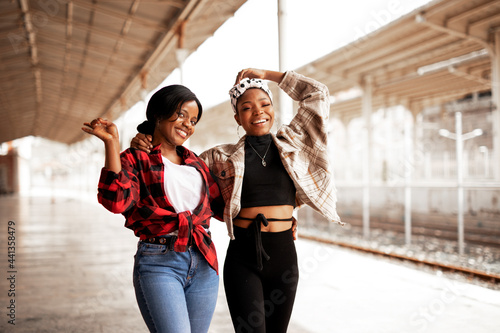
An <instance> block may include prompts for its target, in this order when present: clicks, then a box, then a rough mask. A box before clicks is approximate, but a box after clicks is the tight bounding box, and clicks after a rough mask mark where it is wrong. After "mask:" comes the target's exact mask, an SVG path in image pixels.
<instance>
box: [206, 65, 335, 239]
mask: <svg viewBox="0 0 500 333" xmlns="http://www.w3.org/2000/svg"><path fill="white" fill-rule="evenodd" d="M279 87H280V88H281V89H283V91H285V92H286V93H287V94H288V95H289V96H290V97H291V98H292V99H293V100H295V101H298V102H299V109H298V111H297V114H296V115H295V116H294V118H293V119H292V121H291V122H290V124H289V125H283V126H281V127H280V128H279V130H278V132H277V133H276V134H272V137H273V141H274V143H275V144H276V147H278V151H279V153H280V157H281V160H282V162H283V165H284V167H285V169H286V171H287V172H288V174H289V175H290V177H291V178H292V180H293V182H294V184H295V188H296V190H297V194H296V202H297V207H300V206H302V205H304V204H306V205H309V206H310V207H312V208H313V209H314V210H316V211H318V212H319V213H321V214H322V215H323V216H325V217H326V218H327V219H329V220H331V221H336V222H338V223H340V224H343V223H342V222H341V221H340V218H339V216H338V214H337V210H336V201H337V195H336V189H335V184H334V181H333V176H332V173H331V171H330V168H329V162H328V151H327V141H328V139H327V125H328V116H329V113H330V100H329V93H328V88H327V87H326V86H325V85H324V84H322V83H320V82H317V81H315V80H313V79H311V78H307V77H305V76H303V75H301V74H298V73H295V72H293V71H288V72H286V74H285V77H284V78H283V80H282V81H281V82H280V84H279ZM244 149H245V136H243V137H242V138H241V139H240V140H239V141H238V142H237V143H236V144H223V145H219V146H216V147H214V148H212V149H209V150H207V151H205V152H203V153H202V154H201V155H200V158H202V159H203V160H204V161H205V163H206V164H207V165H208V167H209V168H210V170H212V172H213V174H214V175H215V177H216V181H217V183H218V184H219V188H220V190H221V192H222V196H223V197H224V202H225V203H226V207H225V209H224V221H225V222H226V224H227V229H228V233H229V236H230V237H231V239H234V234H233V222H232V221H233V219H234V218H235V217H236V216H237V215H238V213H239V211H240V209H241V203H240V201H241V188H242V185H243V174H244V171H245V151H244Z"/></svg>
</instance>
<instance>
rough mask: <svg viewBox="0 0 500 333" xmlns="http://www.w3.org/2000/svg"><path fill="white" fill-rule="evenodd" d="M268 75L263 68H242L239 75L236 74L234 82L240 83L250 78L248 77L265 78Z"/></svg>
mask: <svg viewBox="0 0 500 333" xmlns="http://www.w3.org/2000/svg"><path fill="white" fill-rule="evenodd" d="M265 76H266V71H264V70H262V69H255V68H247V69H242V70H241V71H240V72H239V73H238V75H236V82H235V83H234V84H237V83H239V82H240V81H241V80H243V79H245V78H248V79H265Z"/></svg>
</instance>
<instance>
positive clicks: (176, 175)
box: [82, 85, 223, 333]
mask: <svg viewBox="0 0 500 333" xmlns="http://www.w3.org/2000/svg"><path fill="white" fill-rule="evenodd" d="M146 115H147V118H148V121H149V122H150V123H151V124H153V126H152V127H153V128H152V131H153V132H154V134H153V139H152V146H153V148H152V149H151V151H150V152H149V153H146V152H144V151H141V150H137V149H134V148H130V149H127V150H125V151H124V152H122V153H121V154H120V143H119V138H118V130H117V127H116V125H115V124H113V123H112V122H110V121H107V120H104V119H102V118H97V119H94V120H92V122H90V123H85V124H84V125H85V127H83V128H82V130H84V131H85V132H87V133H89V134H92V135H95V136H96V137H98V138H99V139H101V140H102V141H103V142H104V146H105V152H106V159H105V166H104V168H103V169H102V171H101V177H100V180H99V187H98V189H99V192H98V200H99V202H100V203H101V204H102V205H103V206H104V207H106V208H107V209H108V210H110V211H111V212H113V213H121V214H123V215H124V216H125V218H126V222H125V226H126V227H127V228H130V229H132V230H133V231H134V233H135V235H136V236H138V237H139V238H140V241H139V243H138V249H137V253H136V255H135V264H134V287H135V292H136V298H137V302H138V305H139V309H140V310H141V313H142V316H143V318H144V321H145V322H146V324H147V326H148V328H149V330H150V331H151V332H172V333H179V332H200V333H205V332H207V331H208V328H209V326H210V321H211V319H212V315H213V312H214V309H215V304H216V300H217V294H218V286H219V282H218V281H219V277H218V263H217V254H216V251H215V246H214V244H213V242H212V239H211V236H210V231H209V227H210V218H211V217H212V216H214V212H215V213H216V215H217V217H218V218H219V219H222V209H223V200H222V197H221V194H220V192H219V188H218V187H217V184H216V183H215V181H214V179H213V178H212V176H211V174H210V171H209V170H208V168H207V166H206V165H205V163H204V162H203V161H202V160H201V159H200V158H198V157H197V156H196V155H195V154H194V153H193V152H191V151H189V150H188V149H186V148H184V147H183V146H182V144H183V143H184V142H185V141H186V140H187V139H188V138H189V137H190V136H191V135H192V134H193V133H194V130H195V126H196V124H197V123H198V121H199V120H200V118H201V115H202V107H201V104H200V102H199V100H198V99H197V97H196V96H195V95H194V94H193V93H192V92H191V91H190V90H189V89H187V88H186V87H184V86H181V85H172V86H167V87H164V88H162V89H160V90H159V91H157V92H156V93H155V94H154V95H153V96H152V97H151V100H150V101H149V103H148V106H147V111H146Z"/></svg>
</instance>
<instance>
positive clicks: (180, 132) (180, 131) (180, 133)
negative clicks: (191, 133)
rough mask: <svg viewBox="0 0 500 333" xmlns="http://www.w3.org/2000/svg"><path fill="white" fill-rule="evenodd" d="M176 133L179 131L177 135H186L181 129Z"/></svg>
mask: <svg viewBox="0 0 500 333" xmlns="http://www.w3.org/2000/svg"><path fill="white" fill-rule="evenodd" d="M177 133H179V135H181V136H183V137H186V136H187V133H186V132H184V131H182V130H177Z"/></svg>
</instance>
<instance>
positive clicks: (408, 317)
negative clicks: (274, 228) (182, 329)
mask: <svg viewBox="0 0 500 333" xmlns="http://www.w3.org/2000/svg"><path fill="white" fill-rule="evenodd" d="M0 221H1V226H2V229H1V232H0V255H1V257H2V259H1V260H0V269H1V275H0V309H2V310H1V312H2V313H1V316H0V332H37V333H41V332H64V333H70V332H78V333H82V332H88V333H96V332H113V333H114V332H123V333H125V332H135V333H137V332H147V328H146V325H145V324H144V322H143V320H142V318H141V315H140V313H139V309H138V307H137V304H136V301H135V296H134V290H133V286H132V264H133V256H134V253H135V249H136V244H137V238H136V237H135V236H134V235H133V233H132V231H130V230H128V229H126V228H125V227H123V222H124V219H123V217H122V216H121V215H114V214H112V213H110V212H108V211H106V210H105V209H104V208H103V207H102V206H100V205H99V204H98V203H97V200H96V196H95V194H92V195H89V194H88V193H78V192H76V193H72V194H68V193H57V192H56V191H48V192H44V191H41V192H34V191H32V193H31V194H30V195H26V196H19V195H16V196H12V195H11V196H0ZM10 221H12V222H10ZM299 223H300V222H299ZM9 227H10V228H9ZM212 233H213V237H214V241H215V244H216V247H217V250H218V255H219V263H220V265H222V263H223V261H224V255H225V249H226V247H227V243H228V241H229V239H228V237H227V235H226V230H225V225H224V224H223V223H220V222H218V221H215V220H214V221H213V223H212ZM9 242H10V245H9ZM12 242H15V244H14V243H12ZM296 246H297V251H298V254H299V268H300V282H299V287H298V291H297V298H296V302H295V308H294V312H293V315H292V320H291V323H290V327H289V332H290V333H334V332H335V333H337V332H338V333H351V332H352V333H354V332H356V333H360V332H367V333H378V332H380V333H392V332H398V333H401V332H403V333H404V332H432V333H438V332H439V333H446V332H454V333H461V332H475V333H483V332H484V333H491V332H499V331H500V329H499V328H500V316H499V313H500V291H498V290H492V289H488V288H484V287H480V286H477V285H473V284H469V283H466V282H464V281H459V280H456V279H452V278H450V277H448V276H446V275H444V274H440V273H429V272H425V271H422V270H418V269H416V268H412V267H409V266H406V265H402V264H400V263H397V262H391V261H388V260H384V259H378V258H376V257H373V256H370V255H364V254H360V253H356V252H352V251H350V250H347V249H343V248H339V247H336V246H333V245H326V244H321V243H316V242H313V241H309V240H305V239H300V237H299V239H298V240H297V241H296ZM219 290H220V291H219V299H218V303H217V308H216V310H215V315H214V318H213V321H212V325H211V328H210V331H209V332H212V333H225V332H233V329H232V325H231V321H230V317H229V313H228V309H227V305H226V300H225V296H224V289H223V285H222V277H221V284H220V288H219ZM271 333H272V332H271Z"/></svg>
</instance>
